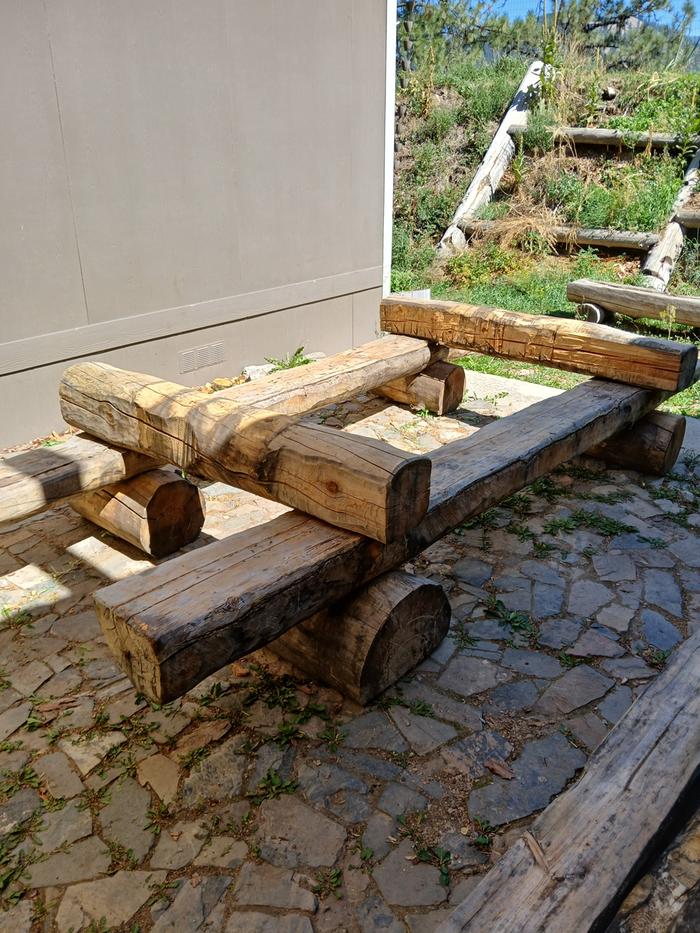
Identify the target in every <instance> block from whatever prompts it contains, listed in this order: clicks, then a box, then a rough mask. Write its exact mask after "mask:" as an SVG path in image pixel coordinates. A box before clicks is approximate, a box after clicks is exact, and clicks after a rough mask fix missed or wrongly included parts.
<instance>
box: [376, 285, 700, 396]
mask: <svg viewBox="0 0 700 933" xmlns="http://www.w3.org/2000/svg"><path fill="white" fill-rule="evenodd" d="M381 325H382V328H383V329H384V330H387V331H389V332H390V333H393V334H406V335H408V336H411V337H422V338H423V339H426V340H433V341H436V342H438V343H443V344H446V345H447V346H450V347H461V348H462V349H464V350H472V351H476V352H478V353H490V354H493V355H495V356H504V357H507V358H509V359H514V360H523V361H525V362H528V363H541V364H543V365H544V366H552V367H554V368H555V369H565V370H569V371H570V372H576V373H589V374H590V375H595V376H604V377H606V378H608V379H615V380H617V381H619V382H626V383H630V384H632V385H638V386H643V387H645V388H659V389H665V390H668V391H671V392H675V391H678V390H679V389H684V388H685V387H686V386H688V385H690V383H691V382H692V380H693V373H694V371H695V364H696V361H697V356H698V351H697V349H696V348H695V347H693V346H690V345H689V344H682V343H674V342H672V341H670V340H657V339H653V338H651V337H639V336H637V335H635V334H629V333H626V332H625V331H620V330H615V328H613V327H605V326H604V325H602V324H589V323H587V322H585V321H572V320H566V319H562V318H555V317H545V316H544V315H533V314H521V313H519V312H517V311H502V310H501V309H499V308H488V307H484V306H481V305H468V304H458V303H457V302H455V301H435V300H430V301H426V300H424V301H420V300H415V299H414V300H412V301H409V300H407V299H405V298H393V297H388V298H384V299H383V300H382V304H381Z"/></svg>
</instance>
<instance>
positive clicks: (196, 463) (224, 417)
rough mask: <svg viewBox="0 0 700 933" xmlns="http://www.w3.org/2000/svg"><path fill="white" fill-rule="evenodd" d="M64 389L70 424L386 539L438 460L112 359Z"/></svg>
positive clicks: (405, 517)
mask: <svg viewBox="0 0 700 933" xmlns="http://www.w3.org/2000/svg"><path fill="white" fill-rule="evenodd" d="M59 395H60V398H61V412H62V414H63V417H64V418H65V420H66V421H67V422H68V423H69V424H74V425H75V426H76V427H79V428H82V429H83V430H86V431H89V432H90V433H91V434H94V435H96V436H98V437H102V438H104V439H105V440H107V441H109V442H110V443H118V444H120V445H122V446H124V447H128V448H130V449H132V450H138V451H140V452H145V453H147V454H149V455H151V456H153V457H155V458H156V459H164V460H167V461H169V462H170V463H174V464H175V465H176V466H179V467H181V468H182V469H184V470H186V471H187V472H190V473H192V474H194V475H195V476H203V477H206V478H208V479H213V480H221V481H222V482H225V483H230V484H231V485H233V486H237V487H240V488H241V489H246V490H247V491H248V492H253V493H256V494H257V495H259V496H263V497H264V498H266V499H273V500H275V501H278V502H281V503H283V504H284V505H289V506H291V507H292V508H298V509H300V510H302V511H304V512H308V513H309V514H311V515H315V516H316V517H317V518H321V519H323V520H324V521H328V522H331V523H332V524H335V525H338V526H339V527H341V528H345V529H347V530H349V531H354V532H357V533H359V534H365V535H367V536H368V537H371V538H375V539H376V540H379V541H385V542H386V541H391V540H396V539H399V538H402V537H403V535H404V534H405V533H406V531H407V530H408V528H410V527H412V526H413V525H415V524H416V523H417V522H418V521H419V520H420V518H421V517H422V516H423V515H424V514H425V510H426V508H427V505H428V496H429V491H430V462H429V461H428V460H427V458H419V457H406V455H405V454H404V452H403V451H400V450H396V449H394V448H393V447H390V446H389V445H388V444H384V443H381V442H380V441H375V440H372V439H369V438H362V437H359V436H357V435H352V434H346V433H343V432H341V431H334V430H332V429H331V428H325V427H323V426H322V425H314V424H300V423H298V422H295V421H294V420H292V419H291V418H290V417H289V416H287V415H280V414H277V412H273V411H268V410H267V409H264V408H253V407H251V406H247V405H239V404H238V403H237V402H233V401H230V400H229V399H220V398H217V397H216V395H214V396H211V395H205V394H204V393H202V392H197V391H194V390H191V389H187V388H185V387H184V386H179V385H176V384H174V383H170V382H163V381H161V380H158V379H156V378H155V377H153V376H147V375H144V374H142V373H130V372H125V371H124V370H120V369H115V368H114V367H112V366H107V365H106V364H104V363H79V364H77V365H75V366H72V367H71V368H70V369H68V370H66V372H65V373H64V375H63V379H62V380H61V386H60V391H59Z"/></svg>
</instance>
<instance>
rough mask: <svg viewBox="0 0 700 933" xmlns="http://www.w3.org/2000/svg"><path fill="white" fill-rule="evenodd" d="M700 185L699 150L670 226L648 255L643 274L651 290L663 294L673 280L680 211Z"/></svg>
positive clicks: (682, 234)
mask: <svg viewBox="0 0 700 933" xmlns="http://www.w3.org/2000/svg"><path fill="white" fill-rule="evenodd" d="M698 181H700V149H698V150H697V152H696V153H695V155H694V156H693V158H692V159H691V161H690V163H689V164H688V168H687V169H686V170H685V174H684V176H683V184H682V185H681V189H680V191H679V192H678V194H677V195H676V200H675V201H674V203H673V211H672V213H671V219H670V221H669V223H668V225H667V226H666V227H665V229H664V230H663V232H662V234H661V236H660V237H659V242H658V243H657V244H656V246H654V247H653V249H651V250H650V251H649V254H648V255H647V257H646V258H645V260H644V262H643V263H642V273H643V274H644V275H648V276H649V286H650V287H651V288H655V289H656V290H657V291H664V290H665V289H666V287H667V286H668V283H669V281H670V279H671V275H672V273H673V269H674V267H675V265H676V262H677V261H678V257H679V256H680V254H681V250H682V249H683V239H684V237H685V231H684V229H683V226H682V225H681V224H680V223H679V222H678V218H677V214H678V211H680V210H682V208H683V207H684V205H685V204H686V203H687V201H688V200H689V199H690V197H691V195H692V194H693V193H694V192H695V190H696V189H697V186H698Z"/></svg>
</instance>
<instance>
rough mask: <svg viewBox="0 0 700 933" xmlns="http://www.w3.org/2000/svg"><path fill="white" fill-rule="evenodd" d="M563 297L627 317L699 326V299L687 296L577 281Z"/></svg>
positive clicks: (609, 283)
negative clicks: (594, 305) (591, 304)
mask: <svg viewBox="0 0 700 933" xmlns="http://www.w3.org/2000/svg"><path fill="white" fill-rule="evenodd" d="M566 297H567V298H568V299H569V301H573V302H576V303H585V302H592V303H593V304H596V305H599V306H600V307H602V308H605V309H606V310H608V311H614V312H615V313H616V314H624V315H625V316H626V317H634V318H640V317H645V318H654V319H656V320H664V321H671V320H672V321H675V322H677V323H679V324H692V325H693V326H698V325H700V298H694V297H690V296H688V295H669V294H667V293H666V292H663V293H660V292H655V291H652V290H651V289H649V288H640V287H639V286H636V285H617V284H614V283H612V282H595V281H593V280H592V279H576V281H574V282H569V284H568V285H567V286H566Z"/></svg>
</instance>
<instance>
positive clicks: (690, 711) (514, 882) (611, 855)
mask: <svg viewBox="0 0 700 933" xmlns="http://www.w3.org/2000/svg"><path fill="white" fill-rule="evenodd" d="M698 722H700V633H696V634H695V635H693V636H692V637H691V638H689V639H688V641H687V642H686V643H685V644H684V645H682V646H681V647H680V648H678V649H676V651H675V652H674V654H673V656H672V658H671V660H670V661H669V662H668V664H667V666H666V668H665V670H664V671H663V672H662V673H661V674H660V675H659V676H658V677H657V678H656V680H654V681H652V682H651V684H650V685H649V686H648V687H647V689H646V690H645V691H644V693H642V695H641V696H640V697H639V699H637V700H636V702H635V703H633V704H632V706H631V707H630V708H629V710H628V711H627V713H625V715H624V716H623V717H622V719H621V720H620V721H619V722H618V723H617V725H616V726H615V727H614V729H613V730H612V731H611V732H610V734H609V735H608V736H607V738H605V739H604V740H603V742H602V744H601V745H600V746H599V747H598V749H597V750H596V751H595V753H594V754H593V756H592V757H591V759H590V760H589V762H588V764H587V765H586V768H585V770H584V772H583V775H582V777H581V778H580V780H579V781H578V782H577V783H576V784H574V785H573V786H572V787H571V788H570V789H569V790H567V791H565V792H564V793H563V794H562V795H561V796H559V797H557V798H556V800H554V801H553V802H552V803H551V804H550V805H549V806H548V807H547V809H546V810H544V812H543V813H542V814H540V816H538V817H537V819H536V820H535V822H534V823H533V824H532V825H531V826H530V827H529V831H530V834H531V840H527V839H526V838H524V837H521V838H520V839H518V841H517V842H515V843H514V845H512V846H511V847H510V849H508V851H507V852H506V853H505V854H504V855H502V856H501V858H500V859H499V860H498V862H497V863H496V864H495V865H494V867H493V868H492V869H491V870H490V871H489V872H488V873H487V874H486V875H485V876H484V878H483V879H482V881H481V882H480V883H479V884H478V885H477V886H476V887H475V888H474V889H473V890H472V891H471V893H470V894H469V895H468V896H467V898H466V899H465V900H464V901H462V903H461V904H459V906H458V907H457V908H456V909H455V910H454V912H453V913H452V914H451V915H450V916H449V917H448V918H447V919H446V920H444V921H443V922H442V923H441V924H440V925H439V926H438V927H437V933H467V931H469V933H481V931H484V933H485V931H488V933H543V931H546V933H574V931H575V933H587V931H589V930H593V929H596V930H604V929H606V928H607V924H608V922H609V921H610V920H612V915H613V914H614V912H615V909H616V907H617V906H618V904H619V903H620V902H621V900H622V899H623V897H624V896H625V894H626V893H627V891H628V889H629V888H630V887H631V886H632V884H633V883H634V881H635V873H636V872H637V871H638V870H639V867H640V865H641V864H642V862H643V860H644V858H645V856H647V855H648V853H649V850H650V848H651V847H652V846H653V844H654V839H655V837H656V835H657V833H659V831H660V830H662V828H663V827H664V826H665V824H666V823H667V821H668V820H669V818H670V817H671V815H672V814H673V813H674V810H675V809H676V807H677V805H678V804H679V801H682V798H683V795H684V792H688V791H690V788H691V786H694V784H693V782H694V780H696V779H697V774H698V769H699V768H700V727H699V726H698ZM494 780H496V781H498V780H500V778H494ZM685 805H686V806H689V805H690V806H692V800H690V801H686V802H685ZM528 841H529V842H530V844H528ZM533 850H534V851H533Z"/></svg>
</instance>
